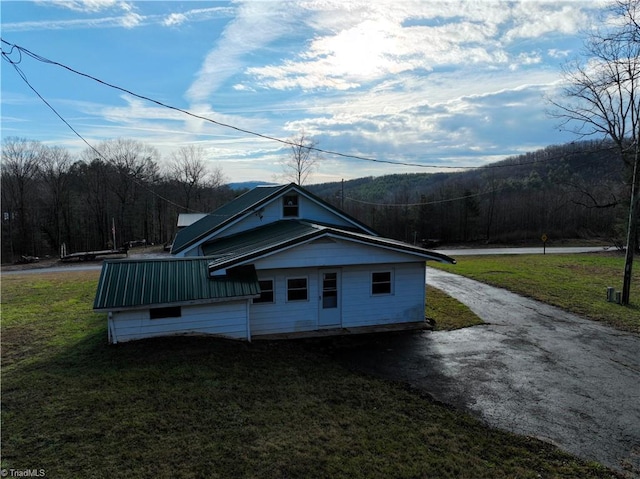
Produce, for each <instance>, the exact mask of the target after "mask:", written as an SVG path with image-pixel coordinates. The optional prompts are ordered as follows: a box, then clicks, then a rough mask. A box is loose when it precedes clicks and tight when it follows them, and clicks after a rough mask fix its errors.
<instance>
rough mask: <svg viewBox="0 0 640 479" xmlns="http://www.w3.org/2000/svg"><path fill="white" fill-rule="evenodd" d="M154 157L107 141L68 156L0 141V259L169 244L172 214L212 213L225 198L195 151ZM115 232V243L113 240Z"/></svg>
mask: <svg viewBox="0 0 640 479" xmlns="http://www.w3.org/2000/svg"><path fill="white" fill-rule="evenodd" d="M160 160H161V157H160V154H159V152H158V151H157V150H156V149H155V148H154V147H152V146H149V145H146V144H144V143H141V142H139V141H135V140H130V139H122V138H119V139H114V140H108V141H105V142H103V143H101V144H100V145H98V146H97V147H96V148H95V149H94V148H87V149H86V150H84V151H83V152H82V153H80V154H79V155H78V157H73V156H72V155H71V154H70V153H69V152H68V151H67V150H65V149H63V148H60V147H50V146H46V145H44V144H42V143H40V142H37V141H32V140H28V139H24V138H17V137H9V138H6V139H5V140H4V141H3V144H2V185H1V186H2V262H3V263H4V262H14V261H17V260H19V259H20V258H21V257H22V256H45V255H56V254H58V252H59V251H60V247H61V245H63V244H64V245H66V249H67V251H68V252H76V251H93V250H100V249H107V248H109V249H111V248H118V247H122V246H123V245H125V244H128V243H129V242H131V241H143V240H144V241H145V242H147V243H155V244H157V243H166V242H169V241H171V240H172V238H173V236H174V234H175V231H176V225H177V217H178V214H179V213H185V212H201V211H204V212H206V211H213V210H214V209H216V208H217V207H219V206H220V205H222V204H224V203H226V202H227V201H229V199H231V198H233V191H232V190H231V189H230V188H229V187H228V186H226V185H225V178H224V175H223V174H222V171H221V170H220V168H218V167H212V166H210V165H209V164H208V163H207V160H206V152H205V150H203V149H202V148H199V147H195V146H189V147H182V148H179V149H178V150H177V151H175V152H174V153H172V154H171V155H170V157H169V158H168V161H167V162H164V164H166V166H165V167H164V168H162V167H161V166H160V164H161V161H160ZM114 232H115V238H116V244H114V243H113V238H114Z"/></svg>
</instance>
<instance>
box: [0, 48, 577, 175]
mask: <svg viewBox="0 0 640 479" xmlns="http://www.w3.org/2000/svg"><path fill="white" fill-rule="evenodd" d="M0 40H1V41H2V43H3V44H6V45H8V46H10V47H11V50H10V51H9V52H8V53H5V52H4V51H3V52H2V56H3V58H5V59H6V60H7V61H8V62H9V63H11V64H12V65H13V66H14V67H15V66H16V65H17V64H18V63H20V62H21V61H22V54H23V53H24V54H25V55H27V56H29V57H31V58H33V59H35V60H37V61H39V62H42V63H47V64H50V65H55V66H58V67H60V68H63V69H65V70H67V71H70V72H72V73H75V74H76V75H80V76H82V77H85V78H88V79H90V80H93V81H95V82H98V83H100V84H102V85H105V86H107V87H109V88H113V89H115V90H118V91H121V92H124V93H127V94H129V95H131V96H133V97H136V98H139V99H141V100H145V101H148V102H151V103H153V104H155V105H158V106H160V107H163V108H167V109H170V110H173V111H177V112H180V113H183V114H185V115H188V116H190V117H193V118H197V119H199V120H203V121H207V122H209V123H213V124H215V125H218V126H221V127H224V128H230V129H232V130H235V131H238V132H240V133H245V134H247V135H252V136H256V137H258V138H263V139H266V140H270V141H275V142H278V143H281V144H284V145H287V146H293V147H300V148H304V149H307V150H310V151H315V152H318V153H323V154H326V155H332V156H339V157H342V158H348V159H355V160H361V161H368V162H373V163H385V164H391V165H398V166H411V167H416V168H439V169H452V170H470V169H493V168H511V167H516V166H524V165H529V164H536V163H542V162H546V161H553V160H554V159H557V158H558V157H566V156H567V154H563V155H560V156H558V157H551V158H545V159H542V160H540V159H536V160H533V161H530V162H520V163H516V164H504V162H500V163H494V164H490V165H481V166H451V165H433V164H424V163H412V162H406V161H393V160H383V159H379V158H371V157H366V156H359V155H351V154H347V153H341V152H338V151H332V150H325V149H322V148H318V147H315V146H310V145H301V144H299V143H296V142H295V141H292V140H283V139H282V138H277V137H274V136H270V135H265V134H263V133H258V132H255V131H251V130H247V129H245V128H240V127H238V126H235V125H231V124H228V123H223V122H220V121H217V120H214V119H212V118H208V117H205V116H202V115H198V114H196V113H192V112H190V111H188V110H185V109H182V108H178V107H175V106H172V105H169V104H167V103H164V102H161V101H159V100H155V99H153V98H150V97H148V96H144V95H141V94H138V93H135V92H133V91H131V90H128V89H126V88H123V87H120V86H117V85H114V84H113V83H109V82H107V81H104V80H101V79H99V78H96V77H94V76H92V75H89V74H87V73H83V72H81V71H78V70H76V69H74V68H72V67H70V66H67V65H65V64H63V63H60V62H57V61H54V60H50V59H48V58H46V57H43V56H42V55H38V54H37V53H34V52H32V51H30V50H28V49H27V48H24V47H21V46H20V45H17V44H14V43H10V42H8V41H6V40H4V39H3V38H1V37H0ZM14 50H17V51H18V52H19V53H20V59H19V60H18V61H17V62H15V61H13V60H11V59H10V58H9V55H11V54H12V53H13V51H14ZM21 76H23V74H21ZM23 78H24V77H23ZM31 88H32V90H33V87H31ZM34 91H35V90H34ZM38 96H40V95H38ZM40 98H42V97H40ZM43 101H44V100H43ZM56 114H57V113H56ZM58 116H59V115H58ZM63 121H64V120H63ZM65 123H66V124H67V125H68V123H67V122H66V121H65ZM68 126H69V125H68ZM74 131H75V130H74ZM83 140H84V139H83ZM85 143H86V141H85ZM574 154H579V152H576V153H574Z"/></svg>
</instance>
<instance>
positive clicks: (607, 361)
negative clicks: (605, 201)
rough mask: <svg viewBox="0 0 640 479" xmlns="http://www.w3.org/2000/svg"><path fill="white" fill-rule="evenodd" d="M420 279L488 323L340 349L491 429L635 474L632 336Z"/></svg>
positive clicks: (458, 284) (474, 285)
mask: <svg viewBox="0 0 640 479" xmlns="http://www.w3.org/2000/svg"><path fill="white" fill-rule="evenodd" d="M427 283H428V284H430V285H433V286H435V287H437V288H440V289H442V290H444V291H446V292H447V293H448V294H450V295H452V296H454V297H455V298H457V299H458V300H460V301H461V302H462V303H464V304H466V305H467V306H469V307H470V308H471V309H472V310H473V311H474V312H475V313H476V314H477V315H478V316H480V317H481V318H482V319H483V320H484V321H485V322H486V323H487V324H485V325H481V326H476V327H473V328H466V329H462V330H458V331H451V332H446V331H443V332H421V333H413V334H399V335H389V336H376V337H375V338H371V339H369V340H367V341H365V342H362V343H354V344H358V345H357V346H355V345H354V346H353V347H350V348H346V349H342V350H341V351H340V352H339V355H340V356H341V357H342V358H343V359H344V360H346V361H348V362H349V363H350V364H351V365H352V366H355V367H357V368H359V369H362V370H365V371H367V372H370V373H374V374H377V375H380V376H383V377H387V378H392V379H396V380H401V381H406V382H407V383H410V384H412V385H413V386H414V387H417V388H419V389H421V390H423V391H425V392H427V393H429V394H430V395H432V396H433V397H435V398H436V399H437V400H440V401H442V402H444V403H448V404H452V405H454V406H456V407H459V408H461V409H464V410H466V411H469V412H471V413H472V414H474V415H476V416H478V417H480V418H481V419H482V420H484V421H485V422H486V423H488V424H489V425H491V426H494V427H498V428H502V429H507V430H509V431H513V432H516V433H518V434H523V435H528V436H534V437H538V438H541V439H543V440H546V441H549V442H552V443H554V444H556V445H557V446H559V447H561V448H562V449H564V450H566V451H569V452H571V453H573V454H575V455H577V456H580V457H582V458H585V459H589V460H595V461H598V462H600V463H602V464H604V465H606V466H608V467H611V468H614V469H617V470H620V471H625V472H626V473H627V474H629V475H630V477H640V337H637V336H634V335H631V334H626V333H622V332H619V331H616V330H614V329H611V328H609V327H607V326H603V325H601V324H598V323H596V322H593V321H588V320H585V319H582V318H580V317H578V316H576V315H573V314H570V313H566V312H564V311H562V310H560V309H557V308H554V307H552V306H548V305H546V304H543V303H540V302H537V301H533V300H530V299H527V298H524V297H522V296H518V295H516V294H513V293H510V292H508V291H506V290H503V289H499V288H494V287H491V286H487V285H484V284H482V283H478V282H476V281H473V280H470V279H467V278H463V277H461V276H458V275H453V274H450V273H446V272H442V271H439V270H435V269H432V268H428V269H427ZM603 296H604V292H603Z"/></svg>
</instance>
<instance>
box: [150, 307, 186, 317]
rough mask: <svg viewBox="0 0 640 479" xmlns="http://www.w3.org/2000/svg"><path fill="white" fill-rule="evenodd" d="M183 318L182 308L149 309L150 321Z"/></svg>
mask: <svg viewBox="0 0 640 479" xmlns="http://www.w3.org/2000/svg"><path fill="white" fill-rule="evenodd" d="M176 313H177V314H176ZM181 317H182V306H164V307H161V308H149V319H150V320H156V319H167V318H181Z"/></svg>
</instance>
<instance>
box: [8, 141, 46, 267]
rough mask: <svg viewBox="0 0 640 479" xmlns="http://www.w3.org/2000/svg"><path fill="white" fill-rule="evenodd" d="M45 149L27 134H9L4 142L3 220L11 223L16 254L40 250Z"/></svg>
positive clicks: (12, 250)
mask: <svg viewBox="0 0 640 479" xmlns="http://www.w3.org/2000/svg"><path fill="white" fill-rule="evenodd" d="M43 152H44V148H43V146H42V144H41V143H39V142H36V141H30V140H26V139H24V138H16V137H9V138H6V139H5V140H4V142H3V144H2V207H3V220H4V221H6V222H7V223H8V227H9V236H10V245H11V254H12V256H13V254H14V253H18V254H20V255H24V254H34V255H35V254H37V252H38V251H37V241H36V237H35V236H36V230H35V225H36V224H37V222H36V221H35V219H34V215H35V201H34V199H35V198H36V179H37V176H38V174H39V171H40V166H41V164H42V157H43ZM14 222H15V223H16V226H17V231H15V232H14V231H13V230H12V228H11V225H12V224H13V223H14ZM14 233H15V234H14ZM15 236H17V238H16V237H15ZM12 259H13V258H12Z"/></svg>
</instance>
